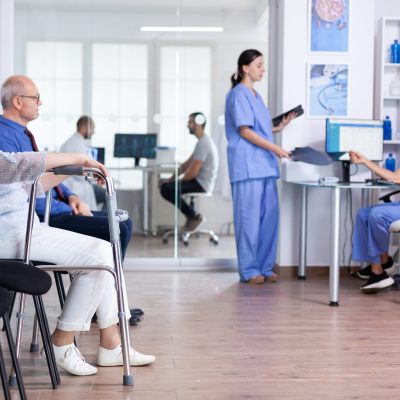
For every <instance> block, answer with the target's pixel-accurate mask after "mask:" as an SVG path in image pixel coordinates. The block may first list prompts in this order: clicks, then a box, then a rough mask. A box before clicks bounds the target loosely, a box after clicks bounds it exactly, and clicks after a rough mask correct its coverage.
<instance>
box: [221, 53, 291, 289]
mask: <svg viewBox="0 0 400 400" xmlns="http://www.w3.org/2000/svg"><path fill="white" fill-rule="evenodd" d="M264 73H265V68H264V59H263V56H262V54H261V53H260V52H259V51H258V50H253V49H251V50H246V51H244V52H243V53H242V54H241V55H240V57H239V60H238V66H237V71H236V73H235V74H234V75H232V78H231V81H232V88H231V90H230V91H229V93H228V94H227V96H226V103H225V131H226V136H227V139H228V165H229V176H230V181H231V188H232V198H233V211H234V226H235V239H236V249H237V257H238V265H239V275H240V280H241V281H242V282H248V283H251V284H260V283H264V282H265V281H270V282H275V281H276V280H277V279H278V275H277V274H276V273H275V272H274V271H273V268H274V265H275V258H276V247H277V241H278V225H279V205H278V195H277V188H276V180H277V178H279V167H278V158H289V157H290V153H289V152H288V151H286V150H284V149H282V148H281V147H279V146H278V145H276V144H275V143H274V138H273V133H275V132H279V131H281V130H282V129H283V128H284V127H285V126H286V125H287V124H288V123H289V122H290V121H291V119H293V118H294V115H290V116H289V117H287V118H285V119H284V120H283V121H282V122H281V124H280V125H279V126H277V127H274V128H273V127H272V122H271V117H270V114H269V111H268V109H267V107H266V106H265V104H264V102H263V100H262V98H261V96H260V95H259V93H257V92H256V91H255V90H254V83H255V82H258V81H260V80H261V79H262V77H263V75H264Z"/></svg>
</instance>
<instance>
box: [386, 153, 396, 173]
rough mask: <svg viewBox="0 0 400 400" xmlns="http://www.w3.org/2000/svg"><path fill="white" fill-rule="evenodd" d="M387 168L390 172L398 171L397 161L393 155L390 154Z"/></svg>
mask: <svg viewBox="0 0 400 400" xmlns="http://www.w3.org/2000/svg"><path fill="white" fill-rule="evenodd" d="M385 168H386V169H388V170H389V171H393V172H394V171H396V159H395V158H394V157H393V154H392V153H389V157H388V158H387V159H386V160H385Z"/></svg>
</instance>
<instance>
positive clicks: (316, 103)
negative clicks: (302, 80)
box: [307, 64, 349, 118]
mask: <svg viewBox="0 0 400 400" xmlns="http://www.w3.org/2000/svg"><path fill="white" fill-rule="evenodd" d="M348 69H349V68H348V65H340V64H309V67H308V80H307V85H308V87H307V95H308V107H307V109H308V117H311V118H312V117H315V118H318V117H330V116H340V117H345V116H347V115H348V110H347V105H348V101H347V98H348Z"/></svg>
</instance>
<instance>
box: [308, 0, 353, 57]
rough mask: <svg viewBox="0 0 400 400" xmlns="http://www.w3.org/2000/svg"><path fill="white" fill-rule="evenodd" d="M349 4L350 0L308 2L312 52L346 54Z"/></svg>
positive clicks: (347, 48) (314, 0) (347, 47)
mask: <svg viewBox="0 0 400 400" xmlns="http://www.w3.org/2000/svg"><path fill="white" fill-rule="evenodd" d="M349 3H350V0H310V29H309V32H310V50H311V51H312V52H338V53H345V52H348V50H349Z"/></svg>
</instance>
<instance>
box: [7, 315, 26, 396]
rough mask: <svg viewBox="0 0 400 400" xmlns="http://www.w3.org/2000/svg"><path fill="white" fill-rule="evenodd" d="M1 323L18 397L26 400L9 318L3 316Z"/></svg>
mask: <svg viewBox="0 0 400 400" xmlns="http://www.w3.org/2000/svg"><path fill="white" fill-rule="evenodd" d="M3 321H4V327H5V331H6V335H7V342H8V347H9V349H10V355H11V360H12V364H13V368H14V371H15V374H16V377H17V383H18V391H19V395H20V397H21V400H26V392H25V386H24V382H23V379H22V373H21V368H20V366H19V362H18V358H17V353H16V351H15V347H14V339H13V336H12V332H11V327H10V321H9V316H8V315H7V314H5V315H4V316H3ZM6 379H7V377H6Z"/></svg>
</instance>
